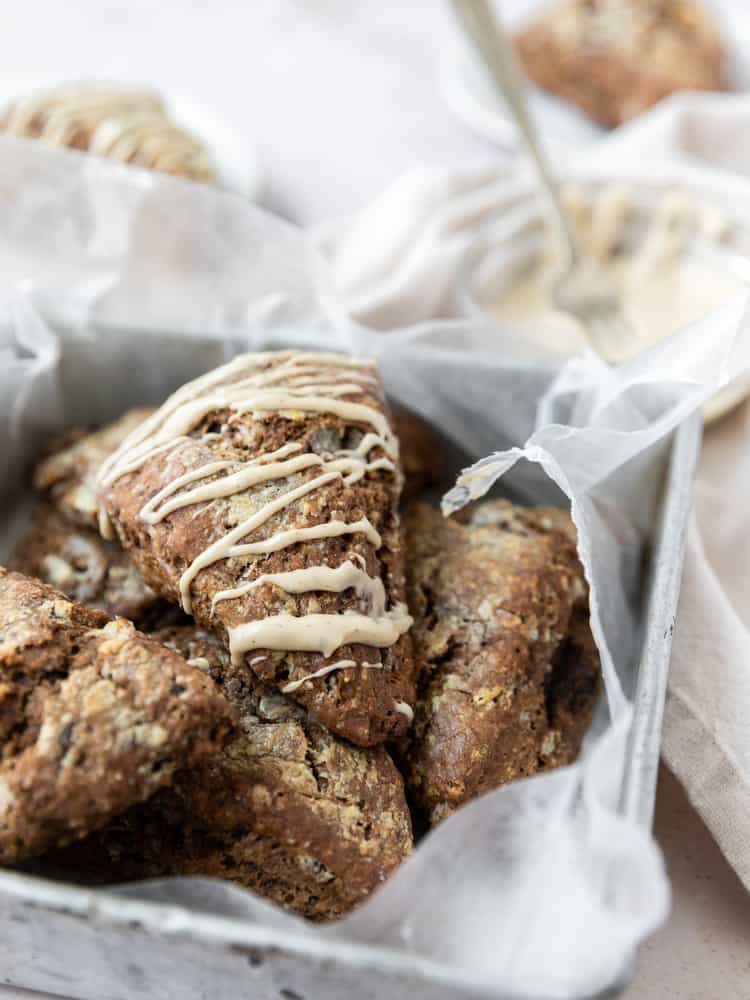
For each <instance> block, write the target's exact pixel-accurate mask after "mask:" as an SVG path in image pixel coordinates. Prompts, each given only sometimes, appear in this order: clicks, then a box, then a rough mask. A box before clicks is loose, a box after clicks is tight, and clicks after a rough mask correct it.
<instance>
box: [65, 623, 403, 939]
mask: <svg viewBox="0 0 750 1000" xmlns="http://www.w3.org/2000/svg"><path fill="white" fill-rule="evenodd" d="M154 638H156V639H158V640H159V641H162V642H164V643H166V644H167V645H169V646H171V647H172V648H174V649H176V650H177V651H178V652H180V653H181V654H182V655H183V656H184V657H185V658H186V659H188V660H189V661H192V662H194V663H200V664H201V665H202V666H203V668H204V669H205V670H206V671H207V672H208V673H209V674H210V675H211V676H212V677H213V678H214V679H215V680H216V682H217V683H218V684H219V685H220V686H222V689H223V690H224V692H225V693H226V694H227V696H228V697H229V698H230V700H231V701H232V702H233V704H235V705H236V706H237V708H238V710H239V712H240V716H241V733H240V735H239V736H238V737H237V738H236V739H234V740H233V741H232V742H231V743H230V744H229V745H228V746H227V747H226V748H225V749H224V750H222V751H221V752H219V753H217V754H214V755H212V756H211V757H210V758H206V759H204V760H203V761H202V762H201V763H200V764H199V765H198V766H196V767H194V768H192V769H190V770H189V771H183V772H181V773H180V774H178V775H177V776H176V778H175V781H174V785H173V787H171V788H169V789H165V790H164V791H163V792H160V793H159V794H158V795H156V796H155V797H154V798H152V799H151V800H150V801H149V802H147V803H146V804H144V805H143V806H139V807H137V808H134V809H131V810H129V812H127V813H125V814H124V815H123V816H121V817H118V818H117V819H116V820H115V821H114V822H113V823H112V824H110V825H109V826H108V827H107V828H106V829H105V830H103V831H101V832H100V833H98V834H96V835H94V836H93V837H91V838H89V839H88V840H87V841H86V842H84V843H82V844H81V845H75V847H74V850H73V851H72V852H68V853H67V855H66V856H64V857H62V858H60V856H58V858H57V859H56V860H57V862H58V863H60V861H61V860H62V861H64V862H65V864H66V866H67V867H68V868H69V867H70V866H71V865H73V866H75V865H76V864H78V866H79V867H81V868H85V869H86V870H87V871H88V872H89V873H90V872H91V868H92V864H93V867H94V869H95V871H96V874H97V875H98V876H99V877H100V878H102V879H105V880H108V881H110V882H112V881H117V880H122V879H133V878H148V877H157V876H158V877H163V876H168V875H204V876H206V875H210V876H215V877H219V878H225V879H231V880H232V881H234V882H237V883H238V884H240V885H243V886H245V887H247V888H250V889H253V890H254V891H255V892H258V893H259V894H261V895H263V896H266V897H267V898H269V899H271V900H273V901H274V902H276V903H278V904H280V905H281V906H285V907H287V908H289V909H292V910H294V911H295V912H297V913H300V914H302V915H304V916H306V917H309V918H311V919H314V920H330V919H333V918H335V917H338V916H341V915H342V914H343V913H345V912H346V911H348V910H350V909H351V908H352V907H353V906H355V905H356V904H357V903H359V902H361V901H362V899H364V898H365V897H366V896H367V895H368V894H369V893H370V892H372V891H373V890H374V889H375V888H377V887H378V886H379V885H380V884H381V883H382V882H383V881H384V880H385V879H386V878H387V876H388V875H389V874H391V872H392V871H393V870H394V869H395V868H396V867H397V866H398V864H399V863H400V862H401V861H402V860H403V859H404V858H405V857H406V856H407V855H408V853H409V852H410V850H411V847H412V836H411V821H410V818H409V812H408V809H407V806H406V801H405V798H404V789H403V781H402V779H401V776H400V774H399V773H398V771H397V770H396V768H395V767H394V765H393V762H392V761H391V759H390V757H389V756H388V754H387V752H386V751H385V749H383V748H382V747H377V748H372V749H363V748H360V747H355V746H352V745H351V744H349V743H347V742H345V741H344V740H340V739H338V738H337V737H335V736H333V735H332V734H331V733H329V732H328V731H327V730H326V729H324V728H323V727H322V726H320V725H319V724H318V723H316V722H314V721H313V720H312V719H311V718H310V716H309V715H308V713H307V712H306V711H305V710H304V709H303V708H302V707H301V706H299V705H297V704H295V703H294V702H293V701H291V699H289V698H286V697H284V695H280V694H279V693H278V691H276V690H275V689H274V688H273V686H272V685H270V684H267V683H266V682H264V681H260V680H258V678H256V677H254V676H253V675H252V674H249V673H247V672H244V673H241V672H238V671H236V670H234V669H233V667H232V665H231V663H230V661H229V657H228V655H227V652H226V650H225V649H224V647H223V645H222V644H221V642H220V640H218V639H217V638H216V637H215V636H212V635H209V634H208V633H206V632H203V631H202V630H200V629H198V628H197V627H195V626H193V627H190V626H187V627H182V628H171V629H165V630H162V631H160V632H158V633H155V635H154Z"/></svg>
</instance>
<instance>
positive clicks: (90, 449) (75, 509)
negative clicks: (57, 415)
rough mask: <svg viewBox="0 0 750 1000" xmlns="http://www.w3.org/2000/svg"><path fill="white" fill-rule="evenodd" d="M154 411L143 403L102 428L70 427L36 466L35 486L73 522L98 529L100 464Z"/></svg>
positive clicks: (38, 491)
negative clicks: (97, 480)
mask: <svg viewBox="0 0 750 1000" xmlns="http://www.w3.org/2000/svg"><path fill="white" fill-rule="evenodd" d="M153 412H154V409H153V407H149V406H140V407H136V408H135V409H132V410H128V412H127V413H125V414H123V416H121V417H120V418H119V419H118V420H115V421H113V422H112V423H111V424H106V425H105V426H104V427H101V428H100V429H99V430H96V431H91V432H86V431H84V430H82V429H80V428H76V429H74V430H72V431H70V432H69V433H68V434H67V435H66V436H65V437H64V438H63V439H62V440H61V442H60V444H59V447H57V448H54V447H53V450H52V452H51V454H50V455H48V456H47V457H46V458H44V459H43V460H42V461H41V462H40V463H39V465H38V466H37V467H36V469H35V471H34V489H35V490H36V491H37V493H41V494H42V495H43V496H45V497H46V498H47V499H48V500H49V502H50V503H51V504H52V505H53V506H54V507H56V508H57V509H58V510H59V511H60V513H61V514H63V516H64V517H65V518H66V520H68V521H70V522H71V524H77V525H80V526H81V527H85V528H92V529H94V530H97V529H98V524H99V500H98V489H99V488H98V485H97V482H96V477H97V474H98V472H99V466H100V465H101V464H102V462H103V461H104V459H105V458H108V457H109V456H110V455H111V454H112V452H113V451H114V450H115V448H117V447H118V446H119V445H120V444H122V442H123V441H124V440H125V438H126V437H127V436H128V434H130V433H131V431H134V430H135V428H136V427H137V426H138V425H139V424H140V423H142V422H143V421H144V420H145V419H146V417H148V416H149V415H150V414H151V413H153Z"/></svg>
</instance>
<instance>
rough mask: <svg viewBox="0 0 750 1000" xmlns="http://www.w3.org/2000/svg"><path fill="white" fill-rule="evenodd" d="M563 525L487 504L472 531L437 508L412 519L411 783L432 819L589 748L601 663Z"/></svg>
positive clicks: (544, 515)
mask: <svg viewBox="0 0 750 1000" xmlns="http://www.w3.org/2000/svg"><path fill="white" fill-rule="evenodd" d="M562 517H564V515H562V514H559V513H557V512H554V513H553V512H552V511H551V510H550V509H545V508H539V509H533V508H531V509H529V508H521V507H515V506H513V505H512V504H509V503H508V502H507V501H489V502H487V503H485V504H478V505H476V506H475V507H474V508H472V510H471V512H470V513H469V515H468V523H461V522H460V521H458V520H455V519H451V520H446V519H445V518H443V517H442V515H441V514H440V512H439V511H438V510H436V509H434V508H432V507H428V506H426V505H424V504H417V505H415V506H414V507H413V508H412V509H411V510H410V511H409V513H408V514H407V517H406V522H405V527H406V533H407V537H408V538H409V547H408V550H407V573H408V595H409V605H410V609H411V612H412V614H413V616H414V619H415V624H414V627H413V629H412V635H413V640H414V649H415V657H416V661H417V667H418V671H419V673H418V695H417V702H416V705H415V717H414V725H413V728H412V733H411V737H410V739H409V741H408V745H407V747H406V749H405V751H404V761H405V774H406V779H407V786H408V787H409V790H410V794H411V795H412V797H413V799H414V802H415V804H416V805H417V807H418V808H419V809H420V810H422V811H423V812H424V813H425V814H426V815H427V817H428V818H429V820H430V822H432V823H437V822H439V821H440V820H441V819H443V818H444V817H445V816H446V815H448V814H449V813H450V812H452V811H453V810H454V809H455V808H456V807H458V806H459V805H461V804H462V803H464V802H466V801H468V800H469V799H472V798H474V797H476V796H477V795H480V794H481V793H482V792H485V791H488V790H489V789H492V788H495V787H497V786H498V785H502V784H505V783H507V782H509V781H512V780H514V779H515V778H519V777H522V776H525V775H530V774H534V773H536V772H538V771H540V770H543V769H545V768H546V767H549V766H553V765H557V764H561V763H565V762H567V761H569V760H571V759H573V757H574V756H575V754H576V753H577V751H578V747H579V745H580V740H581V738H582V736H583V732H584V731H585V728H586V727H587V725H588V723H589V721H590V718H591V712H592V710H593V704H594V701H595V698H596V694H597V691H598V683H599V681H598V676H599V665H598V659H597V657H596V650H595V648H594V646H593V641H589V640H588V639H586V638H585V637H586V633H587V632H588V613H587V602H586V596H587V590H586V583H585V580H584V577H583V571H582V569H581V566H580V564H579V562H578V559H577V555H576V548H575V540H574V532H573V529H572V524H569V525H568V526H567V527H565V528H563V527H562V522H561V521H560V519H561V518H562ZM566 520H567V519H566ZM472 522H473V523H472ZM579 612H580V613H582V615H583V617H582V618H581V617H580V615H579ZM573 624H575V630H574V631H571V630H572V628H573ZM581 630H582V631H583V637H582V635H581ZM584 640H585V641H584ZM584 647H585V656H584V655H583V654H582V653H581V650H582V649H583V648H584ZM587 685H588V686H587ZM576 695H577V696H576Z"/></svg>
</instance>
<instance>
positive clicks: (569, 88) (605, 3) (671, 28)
mask: <svg viewBox="0 0 750 1000" xmlns="http://www.w3.org/2000/svg"><path fill="white" fill-rule="evenodd" d="M516 47H517V50H518V52H519V55H520V57H521V60H522V62H523V65H524V67H525V69H526V72H527V74H528V75H529V77H530V78H531V79H532V80H533V81H534V83H536V84H538V85H539V86H540V87H543V88H544V89H545V90H549V91H552V92H553V93H555V94H558V95H559V96H560V97H564V98H566V99H567V100H569V101H571V102H572V103H573V104H576V105H577V106H578V107H579V108H581V110H582V111H584V112H585V113H586V114H587V115H589V117H591V118H593V119H594V120H595V121H597V122H600V123H601V124H602V125H607V126H614V125H620V124H621V123H622V122H625V121H628V120H629V119H630V118H633V117H634V116H635V115H637V114H640V113H641V112H642V111H645V110H646V109H647V108H649V107H651V105H652V104H656V102H657V101H659V100H661V99H662V98H663V97H666V96H668V95H669V94H672V93H674V92H675V91H678V90H723V89H725V86H726V82H725V70H724V64H725V51H724V46H723V44H722V41H721V37H720V35H719V32H718V30H717V28H716V25H715V24H714V21H713V18H712V16H711V15H710V14H709V13H708V11H706V10H704V9H703V8H702V7H700V6H699V5H698V4H695V3H693V2H692V0H567V2H565V3H561V4H558V5H555V6H553V7H552V8H551V9H550V10H549V11H545V13H544V14H542V16H541V17H540V18H539V19H538V20H537V21H534V22H533V23H531V24H530V25H528V26H527V27H526V28H524V30H523V31H521V32H520V34H519V35H518V37H517V39H516Z"/></svg>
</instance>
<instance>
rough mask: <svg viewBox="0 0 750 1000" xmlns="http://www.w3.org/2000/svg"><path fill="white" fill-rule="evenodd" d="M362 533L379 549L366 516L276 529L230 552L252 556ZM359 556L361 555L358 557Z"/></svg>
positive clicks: (378, 537)
mask: <svg viewBox="0 0 750 1000" xmlns="http://www.w3.org/2000/svg"><path fill="white" fill-rule="evenodd" d="M356 534H362V535H364V536H365V538H366V539H367V541H368V542H370V544H371V545H372V546H373V547H374V548H376V549H379V548H380V546H381V545H382V544H383V540H382V539H381V537H380V535H379V534H378V532H377V531H376V530H375V528H373V526H372V524H370V522H369V521H368V520H367V518H366V517H363V518H361V519H360V520H359V521H349V522H346V521H326V522H324V523H323V524H314V525H312V526H311V527H309V528H287V530H286V531H278V532H277V533H276V534H275V535H272V536H271V537H270V538H264V539H263V540H262V541H260V542H249V543H248V544H247V545H233V546H232V552H231V554H232V555H233V556H254V555H265V554H266V553H268V552H278V551H279V550H280V549H285V548H287V547H288V546H290V545H295V544H296V543H297V542H308V541H313V540H315V539H317V538H335V537H337V536H339V535H356ZM360 558H361V557H360Z"/></svg>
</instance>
